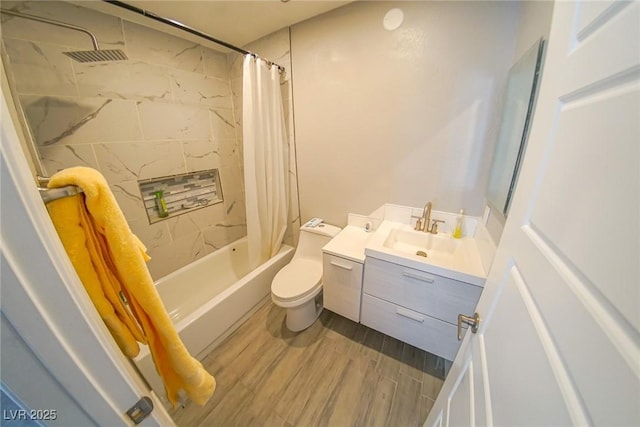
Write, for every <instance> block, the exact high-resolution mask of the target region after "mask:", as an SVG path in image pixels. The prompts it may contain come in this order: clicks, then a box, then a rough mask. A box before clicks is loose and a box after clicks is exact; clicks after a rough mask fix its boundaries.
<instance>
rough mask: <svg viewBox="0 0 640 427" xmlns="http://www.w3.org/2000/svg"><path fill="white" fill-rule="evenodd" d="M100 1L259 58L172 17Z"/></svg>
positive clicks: (109, 1) (117, 0) (271, 63)
mask: <svg viewBox="0 0 640 427" xmlns="http://www.w3.org/2000/svg"><path fill="white" fill-rule="evenodd" d="M102 1H104V2H105V3H109V4H112V5H114V6H118V7H120V8H122V9H127V10H129V11H131V12H134V13H137V14H138V15H142V16H146V17H147V18H150V19H153V20H154V21H158V22H162V23H163V24H166V25H169V26H172V27H174V28H177V29H179V30H182V31H186V32H187V33H190V34H193V35H195V36H198V37H201V38H203V39H206V40H209V41H211V42H214V43H216V44H219V45H221V46H224V47H226V48H227V49H231V50H233V51H236V52H238V53H242V54H243V55H251V56H253V57H254V58H256V59H258V58H260V56H259V55H258V54H257V53H254V52H251V51H248V50H246V49H242V48H240V47H238V46H234V45H232V44H230V43H227V42H225V41H223V40H220V39H217V38H215V37H212V36H210V35H208V34H206V33H203V32H202V31H198V30H196V29H195V28H191V27H189V26H187V25H184V24H183V23H181V22H178V21H175V20H173V19H169V18H165V17H163V16H160V15H156V14H155V13H153V12H150V11H148V10H145V9H140V8H139V7H136V6H132V5H130V4H128V3H125V2H122V1H119V0H102ZM262 60H263V61H265V62H266V63H267V64H269V66H272V65H273V66H275V67H278V71H280V72H284V71H285V68H284V67H283V66H282V65H279V64H276V63H275V62H272V61H269V60H267V59H264V58H262Z"/></svg>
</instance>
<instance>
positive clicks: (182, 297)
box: [135, 238, 294, 400]
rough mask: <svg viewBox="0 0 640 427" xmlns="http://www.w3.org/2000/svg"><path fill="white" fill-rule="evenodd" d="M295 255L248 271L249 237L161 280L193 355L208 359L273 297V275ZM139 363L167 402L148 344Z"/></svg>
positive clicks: (285, 253) (284, 254)
mask: <svg viewBox="0 0 640 427" xmlns="http://www.w3.org/2000/svg"><path fill="white" fill-rule="evenodd" d="M293 253H294V248H292V247H291V246H286V245H283V246H282V248H281V249H280V251H279V252H278V253H277V254H276V255H275V256H274V257H273V258H271V259H270V260H268V261H267V262H265V263H264V264H262V265H261V266H259V267H258V268H257V269H255V270H253V271H248V256H247V239H246V238H243V239H240V240H238V241H236V242H233V243H231V244H229V245H227V246H225V247H224V248H221V249H219V250H217V251H215V252H213V253H211V254H209V255H207V256H205V257H203V258H200V259H199V260H197V261H194V262H193V263H191V264H189V265H187V266H185V267H182V268H181V269H179V270H177V271H175V272H173V273H171V274H169V275H168V276H165V277H163V278H162V279H160V280H158V281H157V282H156V288H157V289H158V293H159V294H160V297H161V298H162V301H163V302H164V305H165V308H166V309H167V311H168V312H169V315H170V316H171V318H172V319H173V323H174V325H175V326H176V329H177V331H178V333H179V334H180V338H181V339H182V341H183V342H184V344H185V346H186V347H187V349H188V350H189V352H190V353H191V355H193V356H194V357H196V358H198V359H200V360H202V358H204V356H206V355H207V354H208V353H209V352H210V351H211V350H213V348H215V346H216V345H218V344H219V343H220V342H221V341H222V340H223V339H224V338H225V337H226V336H228V335H229V334H230V333H231V332H233V331H234V330H235V329H236V328H237V327H238V326H240V324H242V322H243V321H244V320H246V318H248V317H249V316H250V315H251V314H252V313H253V312H254V311H256V310H257V309H258V307H259V303H260V302H261V301H263V300H264V299H265V297H267V296H268V295H270V293H271V281H272V280H273V277H274V276H275V275H276V273H277V272H278V271H279V270H280V269H281V268H282V267H284V266H285V265H287V264H288V263H289V261H291V258H292V257H293ZM135 364H136V366H137V367H138V369H139V370H140V372H141V373H142V375H143V376H144V377H145V379H146V380H147V382H148V383H149V385H150V386H151V388H152V389H153V391H155V393H156V394H157V395H158V396H159V397H161V398H162V399H163V400H166V396H165V392H164V385H163V384H162V380H161V379H160V377H159V375H158V374H157V372H156V369H155V366H154V364H153V360H152V358H151V354H150V353H149V350H148V348H147V347H146V346H143V348H142V349H141V350H140V354H139V355H138V357H136V359H135Z"/></svg>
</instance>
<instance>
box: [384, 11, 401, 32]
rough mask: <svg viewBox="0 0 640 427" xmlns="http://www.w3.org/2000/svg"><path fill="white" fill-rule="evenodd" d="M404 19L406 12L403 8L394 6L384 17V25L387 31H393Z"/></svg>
mask: <svg viewBox="0 0 640 427" xmlns="http://www.w3.org/2000/svg"><path fill="white" fill-rule="evenodd" d="M403 20H404V13H403V12H402V10H401V9H398V8H394V9H390V10H389V11H388V12H387V13H386V14H385V15H384V19H382V26H383V27H384V29H385V30H387V31H393V30H396V29H398V27H400V25H402V21H403Z"/></svg>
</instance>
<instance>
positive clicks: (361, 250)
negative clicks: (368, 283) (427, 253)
mask: <svg viewBox="0 0 640 427" xmlns="http://www.w3.org/2000/svg"><path fill="white" fill-rule="evenodd" d="M394 228H395V229H398V228H400V229H407V230H411V229H412V227H411V226H410V225H408V224H402V223H398V222H395V221H383V222H382V223H381V224H380V226H379V227H378V228H377V229H376V230H375V231H370V232H367V231H365V230H364V228H363V227H360V226H354V225H348V226H346V227H345V228H343V229H342V231H341V232H340V233H338V235H337V236H336V237H334V238H333V239H332V240H331V241H330V242H329V243H327V244H326V245H325V246H324V247H323V248H322V250H323V252H326V253H328V254H331V255H335V256H339V257H342V258H346V259H349V260H351V261H355V262H358V263H364V261H365V257H366V256H370V257H372V258H377V259H381V260H383V261H389V262H393V263H395V264H399V265H404V266H405V267H409V268H414V269H417V270H421V271H428V272H430V273H433V274H437V275H440V276H444V277H449V278H451V279H455V280H460V281H462V282H465V283H469V284H472V285H476V286H484V282H485V280H486V277H487V275H486V272H485V271H484V268H483V267H482V262H481V260H480V255H479V251H478V248H477V246H476V242H475V240H474V238H473V237H463V238H462V239H456V240H458V241H459V242H460V244H461V245H463V247H464V250H465V257H464V263H460V264H459V265H456V266H455V268H452V267H451V266H450V265H439V264H438V262H437V260H434V259H429V258H424V257H421V256H418V255H412V254H407V253H402V252H399V251H397V250H394V249H392V248H389V247H386V246H385V245H384V243H385V239H386V238H387V236H388V235H389V232H390V231H391V230H392V229H394ZM439 235H440V236H442V237H445V238H447V237H448V238H453V237H450V235H449V234H447V233H441V234H439Z"/></svg>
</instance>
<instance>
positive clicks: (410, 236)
mask: <svg viewBox="0 0 640 427" xmlns="http://www.w3.org/2000/svg"><path fill="white" fill-rule="evenodd" d="M383 245H384V246H385V247H387V248H389V249H394V250H397V251H400V252H404V253H406V254H408V255H418V252H420V253H426V254H427V258H428V257H439V258H440V257H444V258H447V257H448V258H451V257H455V256H456V253H457V252H460V250H461V249H462V244H461V241H460V240H459V239H453V238H452V237H451V236H440V235H437V234H431V233H424V232H422V231H410V230H401V229H397V228H396V229H393V230H391V232H390V233H389V235H388V236H387V238H386V240H385V241H384V243H383Z"/></svg>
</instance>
